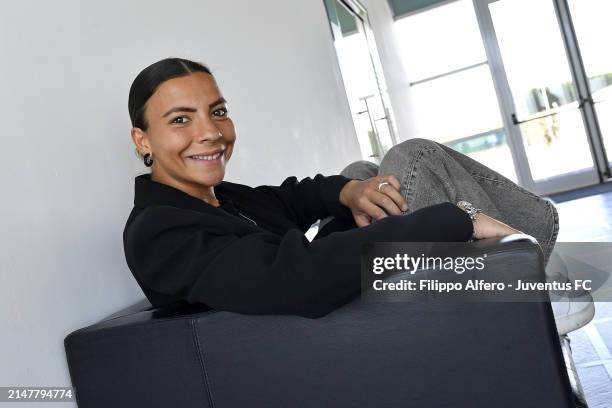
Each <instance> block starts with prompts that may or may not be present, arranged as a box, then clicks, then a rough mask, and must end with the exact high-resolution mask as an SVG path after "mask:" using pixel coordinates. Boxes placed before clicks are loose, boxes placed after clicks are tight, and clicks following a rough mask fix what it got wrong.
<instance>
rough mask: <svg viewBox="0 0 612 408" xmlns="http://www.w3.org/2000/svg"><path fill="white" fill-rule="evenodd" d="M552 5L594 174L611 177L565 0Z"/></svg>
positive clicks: (602, 180)
mask: <svg viewBox="0 0 612 408" xmlns="http://www.w3.org/2000/svg"><path fill="white" fill-rule="evenodd" d="M552 1H553V4H554V7H555V15H556V17H557V22H558V24H559V29H560V31H561V36H562V37H563V45H564V46H565V51H566V54H567V59H568V62H569V66H570V71H571V73H572V79H573V82H574V86H575V88H576V91H577V93H578V101H579V109H580V113H581V115H582V118H583V120H584V125H585V127H586V133H587V137H588V139H589V148H590V150H591V156H592V158H593V162H594V164H595V168H596V169H597V177H598V178H599V182H600V183H602V182H604V181H605V180H604V179H609V178H610V177H611V174H610V165H609V163H608V157H607V155H606V148H605V145H604V141H603V137H602V134H601V128H600V126H599V121H598V119H597V112H596V111H595V106H594V104H593V98H592V95H591V89H590V86H589V79H588V76H587V73H586V69H585V68H584V62H583V60H582V55H581V53H580V47H579V44H578V39H577V37H576V31H575V29H574V24H573V21H572V18H571V15H570V11H569V5H568V3H567V0H552Z"/></svg>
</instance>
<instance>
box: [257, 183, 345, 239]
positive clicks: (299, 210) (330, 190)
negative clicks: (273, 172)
mask: <svg viewBox="0 0 612 408" xmlns="http://www.w3.org/2000/svg"><path fill="white" fill-rule="evenodd" d="M351 180H353V179H351V178H347V177H344V176H341V175H332V176H323V175H322V174H317V175H316V176H315V177H314V178H310V177H306V178H304V179H302V180H301V181H298V180H297V178H296V177H295V176H291V177H287V178H286V179H285V181H283V182H282V183H281V185H280V186H270V185H263V186H258V187H255V189H256V190H258V191H261V192H264V193H266V194H269V195H271V196H273V197H274V198H275V199H277V200H279V201H281V202H282V203H283V206H284V207H285V208H286V209H287V213H289V214H292V216H293V218H294V221H295V222H296V223H297V224H298V225H299V226H300V227H301V228H302V229H308V227H310V226H311V225H312V224H313V223H314V222H315V221H317V220H318V219H323V218H325V217H327V216H330V215H333V216H335V217H340V218H351V219H352V217H353V214H352V212H351V210H350V209H349V208H348V207H346V206H344V205H343V204H341V203H340V191H341V190H342V188H343V187H344V185H345V184H347V183H348V182H349V181H351Z"/></svg>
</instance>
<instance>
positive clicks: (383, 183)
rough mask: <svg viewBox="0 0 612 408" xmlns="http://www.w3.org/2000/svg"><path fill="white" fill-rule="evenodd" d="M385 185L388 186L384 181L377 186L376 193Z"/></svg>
mask: <svg viewBox="0 0 612 408" xmlns="http://www.w3.org/2000/svg"><path fill="white" fill-rule="evenodd" d="M385 184H389V183H387V182H386V181H383V182H382V183H380V184H379V185H378V191H380V189H381V187H382V186H384V185H385Z"/></svg>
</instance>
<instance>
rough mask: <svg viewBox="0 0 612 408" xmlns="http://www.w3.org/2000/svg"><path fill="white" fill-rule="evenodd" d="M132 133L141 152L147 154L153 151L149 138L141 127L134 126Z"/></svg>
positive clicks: (135, 144)
mask: <svg viewBox="0 0 612 408" xmlns="http://www.w3.org/2000/svg"><path fill="white" fill-rule="evenodd" d="M130 133H131V135H132V142H133V143H134V146H136V149H138V151H139V152H140V153H142V154H145V153H150V152H151V146H150V145H149V138H148V137H147V133H146V132H144V131H143V130H142V129H140V128H137V127H133V128H132V130H131V131H130Z"/></svg>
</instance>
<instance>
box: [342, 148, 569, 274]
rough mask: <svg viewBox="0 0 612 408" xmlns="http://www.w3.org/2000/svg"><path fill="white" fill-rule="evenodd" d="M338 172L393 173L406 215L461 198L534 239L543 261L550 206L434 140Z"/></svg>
mask: <svg viewBox="0 0 612 408" xmlns="http://www.w3.org/2000/svg"><path fill="white" fill-rule="evenodd" d="M340 174H341V175H343V176H346V177H350V178H357V179H362V180H363V179H366V178H370V177H374V176H377V175H389V174H393V175H395V176H396V177H397V179H398V180H399V182H400V184H401V193H402V195H403V196H404V198H405V199H406V201H407V202H408V206H409V210H408V213H410V212H412V211H415V210H418V209H419V208H422V207H428V206H431V205H434V204H438V203H442V202H452V203H456V202H457V201H459V200H467V201H469V202H471V203H473V204H474V205H475V206H476V207H477V208H481V209H482V211H483V212H484V213H485V214H487V215H489V216H491V217H493V218H495V219H498V220H500V221H502V222H503V223H505V224H508V225H509V226H511V227H513V228H516V229H518V230H520V231H523V232H524V233H526V234H529V235H531V236H532V237H534V238H535V239H536V240H537V241H538V243H539V244H540V247H541V248H542V253H543V255H544V264H545V265H546V264H547V262H548V258H549V257H550V254H551V252H552V250H553V247H554V245H555V242H556V240H557V234H558V232H559V216H558V213H557V210H556V208H555V206H554V205H553V204H552V203H551V202H550V201H548V200H545V199H543V198H541V197H538V196H537V195H535V194H533V193H532V192H530V191H528V190H526V189H524V188H522V187H520V186H518V185H517V184H516V183H514V182H513V181H511V180H509V179H507V178H506V177H504V176H502V175H501V174H499V173H497V172H495V171H493V170H491V169H490V168H488V167H486V166H484V165H483V164H481V163H479V162H477V161H476V160H474V159H472V158H470V157H468V156H466V155H464V154H462V153H459V152H457V151H456V150H453V149H451V148H450V147H447V146H444V145H442V144H440V143H437V142H434V141H431V140H427V139H421V138H415V139H409V140H406V141H404V142H402V143H399V144H397V145H395V146H393V147H392V148H391V149H390V150H389V151H388V152H387V154H386V155H385V157H383V159H382V161H381V163H380V167H379V166H377V165H376V164H374V163H371V162H368V161H365V160H359V161H356V162H353V163H351V164H349V165H348V166H347V167H345V168H344V169H343V170H342V171H341V172H340Z"/></svg>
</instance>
